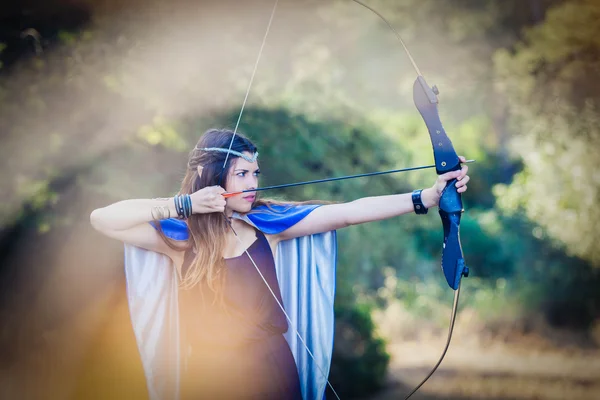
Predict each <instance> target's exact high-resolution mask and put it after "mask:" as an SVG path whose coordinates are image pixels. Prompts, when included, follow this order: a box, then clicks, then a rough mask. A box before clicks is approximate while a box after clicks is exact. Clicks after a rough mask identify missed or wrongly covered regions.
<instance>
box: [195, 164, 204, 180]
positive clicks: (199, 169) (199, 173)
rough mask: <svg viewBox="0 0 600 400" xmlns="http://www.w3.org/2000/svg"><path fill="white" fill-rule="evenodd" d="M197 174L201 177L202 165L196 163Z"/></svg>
mask: <svg viewBox="0 0 600 400" xmlns="http://www.w3.org/2000/svg"><path fill="white" fill-rule="evenodd" d="M197 168H198V176H199V177H201V176H202V170H203V169H204V167H203V166H202V165H198V167H197Z"/></svg>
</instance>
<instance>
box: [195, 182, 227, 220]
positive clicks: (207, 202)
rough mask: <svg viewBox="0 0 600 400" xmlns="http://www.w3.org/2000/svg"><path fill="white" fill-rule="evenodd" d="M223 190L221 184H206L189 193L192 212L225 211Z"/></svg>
mask: <svg viewBox="0 0 600 400" xmlns="http://www.w3.org/2000/svg"><path fill="white" fill-rule="evenodd" d="M224 192H225V189H223V188H222V187H221V186H207V187H205V188H202V189H200V190H198V191H197V192H194V193H192V194H191V195H190V199H191V200H192V213H193V214H208V213H213V212H224V211H225V204H226V201H225V198H224V197H223V196H222V193H224Z"/></svg>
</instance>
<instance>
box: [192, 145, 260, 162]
mask: <svg viewBox="0 0 600 400" xmlns="http://www.w3.org/2000/svg"><path fill="white" fill-rule="evenodd" d="M196 150H202V151H218V152H219V153H229V154H231V155H234V156H238V157H242V158H243V159H244V160H246V161H248V162H251V163H253V162H255V161H256V159H257V158H258V152H255V153H254V154H253V155H252V157H248V156H247V155H245V154H243V153H240V152H239V151H235V150H229V149H223V148H221V147H196Z"/></svg>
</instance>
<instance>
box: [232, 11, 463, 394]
mask: <svg viewBox="0 0 600 400" xmlns="http://www.w3.org/2000/svg"><path fill="white" fill-rule="evenodd" d="M352 1H354V2H355V3H357V4H360V5H361V6H363V7H365V8H367V9H369V10H370V11H372V12H373V13H375V14H376V15H377V16H379V17H380V18H381V19H382V20H383V21H384V22H385V23H386V24H387V26H388V27H389V28H390V29H391V30H392V31H393V32H394V33H395V34H396V36H397V38H398V40H399V41H400V43H401V44H402V46H403V48H404V50H405V52H406V54H407V56H408V58H409V59H410V61H411V63H412V65H413V67H414V69H415V71H416V73H417V78H416V80H415V82H414V85H413V101H414V103H415V106H416V107H417V110H418V111H419V113H420V114H421V116H422V117H423V120H424V122H425V125H426V126H427V129H428V131H429V137H430V139H431V144H432V147H433V157H434V160H435V169H436V172H437V174H438V175H441V174H444V173H447V172H451V171H456V170H460V169H461V161H460V159H459V157H458V155H457V154H456V151H455V150H454V146H453V145H452V141H451V140H450V138H449V137H448V135H447V134H446V131H445V129H444V127H443V125H442V122H441V120H440V117H439V113H438V107H437V104H438V98H437V95H438V94H439V91H438V89H437V87H436V86H433V87H430V86H429V85H428V84H427V82H426V81H425V78H424V77H423V75H422V74H421V72H420V70H419V68H418V66H417V64H416V63H415V61H414V59H413V58H412V56H411V54H410V52H409V50H408V48H407V47H406V45H405V44H404V41H403V40H402V38H401V36H400V34H399V33H398V32H397V31H396V30H395V29H394V28H393V27H392V25H391V24H390V23H389V22H388V21H387V20H386V19H385V18H384V17H383V16H382V15H381V14H380V13H378V12H377V11H376V10H374V9H373V8H371V7H369V6H367V5H366V4H364V3H362V2H361V1H358V0H352ZM278 2H279V0H276V1H275V4H274V6H273V10H272V12H271V17H270V19H269V23H268V26H267V29H266V32H265V35H264V37H263V41H262V44H261V47H260V50H259V54H258V57H257V60H256V63H255V65H254V70H253V72H252V75H251V78H250V82H249V84H248V88H247V90H246V95H245V97H244V101H243V103H242V107H241V110H240V113H239V116H238V119H237V122H236V125H235V129H234V134H233V136H232V138H231V143H230V145H229V149H228V153H227V157H226V158H225V162H224V163H223V169H225V166H226V164H227V159H228V157H229V152H230V150H231V147H232V145H233V141H234V138H235V134H236V132H237V129H238V127H239V123H240V120H241V117H242V114H243V111H244V107H245V105H246V102H247V99H248V96H249V94H250V89H251V87H252V82H253V80H254V76H255V73H256V70H257V67H258V64H259V61H260V58H261V55H262V51H263V48H264V45H265V43H266V39H267V36H268V34H269V30H270V27H271V24H272V22H273V17H274V15H275V10H276V8H277V4H278ZM428 167H430V166H424V167H414V168H409V169H406V170H410V169H421V168H428ZM391 172H400V171H399V170H396V171H386V172H383V173H391ZM375 174H378V173H373V175H375ZM364 175H367V174H361V175H360V176H364ZM221 176H223V174H221ZM354 177H357V176H352V177H350V178H354ZM346 178H349V177H343V178H332V179H323V180H317V181H311V182H302V183H299V184H311V183H320V182H324V181H329V180H336V179H346ZM456 182H457V180H456V179H453V180H451V181H449V182H447V184H446V187H445V188H444V190H443V191H442V194H441V196H440V201H439V214H440V217H441V220H442V225H443V231H444V241H443V245H442V261H441V268H442V271H443V273H444V276H445V278H446V282H447V283H448V285H449V286H450V287H451V288H452V289H453V290H454V302H453V307H452V313H451V317H450V326H449V331H448V338H447V341H446V346H445V348H444V350H443V353H442V355H441V357H440V358H439V360H438V362H437V363H436V365H435V366H434V367H433V369H432V370H431V371H430V373H429V374H428V375H427V377H426V378H425V379H424V380H423V381H421V383H420V384H419V385H417V386H416V387H415V388H414V389H413V390H412V391H411V392H410V393H409V394H408V395H407V396H406V397H405V400H406V399H408V398H410V397H411V396H412V395H413V394H414V393H415V392H416V391H417V390H418V389H419V388H420V387H421V386H422V385H423V384H424V383H425V382H426V381H427V380H428V379H429V378H430V377H431V376H432V375H433V373H434V372H435V371H436V370H437V368H438V366H439V365H440V364H441V362H442V360H443V358H444V356H445V355H446V352H447V350H448V348H449V345H450V340H451V338H452V331H453V328H454V321H455V317H456V311H457V306H458V298H459V294H460V283H461V279H462V277H463V276H465V277H466V276H468V273H469V269H468V267H467V266H466V264H465V260H464V256H463V252H462V247H461V243H460V232H459V228H460V219H461V215H462V213H463V211H464V209H463V205H462V196H461V194H460V193H458V191H457V188H456V186H455V184H456ZM291 185H297V184H291ZM284 186H290V185H277V186H276V187H277V188H279V187H284ZM273 188H275V187H270V188H263V190H266V189H273ZM235 194H239V193H228V194H226V195H227V196H226V197H230V196H231V195H235ZM225 219H226V220H227V221H228V222H230V221H229V219H228V218H227V216H225ZM229 226H230V228H231V229H232V231H233V233H234V235H235V237H236V238H237V240H238V241H239V242H240V243H242V242H241V239H240V238H239V237H238V235H237V233H236V232H235V230H234V229H233V226H232V225H231V223H229ZM245 253H246V255H247V256H248V258H249V259H250V261H251V262H252V264H253V265H254V267H255V268H256V270H257V272H258V273H259V274H260V276H261V278H262V280H263V281H264V283H265V284H266V285H267V287H268V289H269V291H270V292H271V294H272V295H273V297H274V298H275V300H276V301H277V304H278V305H279V307H280V308H281V310H282V311H283V313H284V314H285V316H286V318H287V320H288V322H289V323H290V324H291V323H292V320H291V319H290V317H289V316H288V314H287V312H286V311H285V309H284V307H283V305H282V304H281V303H280V302H279V300H277V296H275V293H274V292H273V290H272V289H271V287H270V286H269V284H268V283H267V281H266V279H265V278H264V276H263V275H262V273H261V272H260V269H259V268H258V266H257V265H256V263H255V262H254V260H253V259H252V257H251V256H250V254H249V253H248V251H247V250H246V251H245ZM293 329H294V330H295V332H296V335H297V336H298V338H299V339H300V341H301V342H302V343H303V345H304V347H305V349H306V350H307V352H308V353H309V354H310V356H311V358H312V359H313V361H314V362H315V364H316V366H317V368H318V369H319V370H320V372H321V373H323V374H324V371H323V368H322V366H320V365H318V363H316V361H315V359H314V356H313V355H312V353H311V352H310V350H309V349H308V347H307V345H306V342H305V340H304V339H303V338H302V336H301V335H300V334H299V333H298V330H297V329H296V328H295V327H293ZM327 384H328V386H329V387H330V389H331V390H332V392H333V393H334V395H335V396H336V398H337V399H338V400H339V396H338V395H337V393H336V392H335V390H334V389H333V386H332V385H331V383H330V382H329V380H327Z"/></svg>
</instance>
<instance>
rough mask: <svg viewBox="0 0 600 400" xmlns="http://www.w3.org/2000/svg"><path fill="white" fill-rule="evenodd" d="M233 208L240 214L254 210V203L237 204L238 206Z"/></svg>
mask: <svg viewBox="0 0 600 400" xmlns="http://www.w3.org/2000/svg"><path fill="white" fill-rule="evenodd" d="M231 210H232V211H234V212H237V213H240V214H245V213H247V212H249V211H250V210H252V203H248V204H243V205H237V206H236V207H232V208H231Z"/></svg>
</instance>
